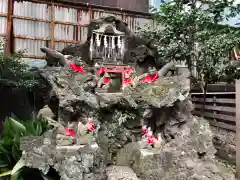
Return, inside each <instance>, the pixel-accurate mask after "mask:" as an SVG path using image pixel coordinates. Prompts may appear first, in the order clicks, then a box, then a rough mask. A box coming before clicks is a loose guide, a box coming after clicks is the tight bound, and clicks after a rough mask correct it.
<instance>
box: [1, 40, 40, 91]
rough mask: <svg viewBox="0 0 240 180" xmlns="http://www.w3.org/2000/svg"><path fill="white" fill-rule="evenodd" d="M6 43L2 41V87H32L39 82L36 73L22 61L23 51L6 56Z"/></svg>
mask: <svg viewBox="0 0 240 180" xmlns="http://www.w3.org/2000/svg"><path fill="white" fill-rule="evenodd" d="M3 49H4V44H3V42H2V41H0V89H1V88H4V87H10V88H27V89H29V88H32V87H33V86H35V84H36V83H37V82H36V81H35V79H34V73H33V72H31V71H30V68H29V66H28V65H27V64H26V63H24V62H23V61H22V57H23V53H24V52H23V51H20V52H17V53H15V54H13V55H10V56H4V53H3Z"/></svg>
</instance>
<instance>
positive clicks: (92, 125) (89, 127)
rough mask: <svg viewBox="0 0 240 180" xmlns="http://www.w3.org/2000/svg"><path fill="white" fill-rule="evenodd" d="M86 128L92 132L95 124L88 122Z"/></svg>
mask: <svg viewBox="0 0 240 180" xmlns="http://www.w3.org/2000/svg"><path fill="white" fill-rule="evenodd" d="M88 129H89V131H91V132H93V131H94V130H95V126H94V124H93V123H92V122H90V123H88Z"/></svg>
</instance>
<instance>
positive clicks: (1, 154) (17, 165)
mask: <svg viewBox="0 0 240 180" xmlns="http://www.w3.org/2000/svg"><path fill="white" fill-rule="evenodd" d="M51 128H52V127H51V126H50V125H49V124H48V122H47V120H45V119H44V118H42V117H39V118H36V117H34V118H33V119H31V120H25V121H23V120H17V119H16V118H13V117H8V118H7V119H6V120H5V122H4V131H3V136H2V139H1V141H0V173H2V174H0V177H4V178H6V179H8V178H9V177H11V176H10V175H12V178H13V177H14V178H15V179H17V180H18V179H21V178H22V175H23V173H24V171H25V170H26V169H28V170H29V168H27V167H24V163H22V161H21V156H22V152H21V150H20V138H21V137H24V136H41V135H42V134H43V133H44V132H46V131H47V130H49V129H51ZM13 171H14V172H13ZM39 173H40V172H39Z"/></svg>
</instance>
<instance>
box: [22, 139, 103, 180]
mask: <svg viewBox="0 0 240 180" xmlns="http://www.w3.org/2000/svg"><path fill="white" fill-rule="evenodd" d="M21 150H22V151H23V153H22V159H23V160H24V161H25V165H26V166H27V167H31V168H36V169H39V170H40V171H42V172H43V173H44V174H47V173H48V171H49V169H50V167H52V168H54V169H55V170H56V172H58V174H59V176H60V177H61V180H89V179H91V180H105V179H106V169H105V164H104V162H103V156H102V153H101V150H100V149H99V147H98V146H97V144H93V145H91V146H63V147H57V146H56V144H55V143H54V141H53V138H49V137H48V136H47V137H46V136H41V137H27V138H24V139H22V140H21Z"/></svg>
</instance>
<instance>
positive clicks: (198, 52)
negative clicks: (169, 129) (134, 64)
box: [143, 0, 240, 102]
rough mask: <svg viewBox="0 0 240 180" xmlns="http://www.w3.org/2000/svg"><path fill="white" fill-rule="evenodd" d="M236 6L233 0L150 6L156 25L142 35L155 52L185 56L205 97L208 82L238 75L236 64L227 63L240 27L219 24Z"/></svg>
mask: <svg viewBox="0 0 240 180" xmlns="http://www.w3.org/2000/svg"><path fill="white" fill-rule="evenodd" d="M239 7H240V5H237V6H234V4H233V1H232V2H230V1H219V0H216V1H202V2H201V3H199V1H198V2H196V1H195V0H190V1H187V2H186V1H181V0H172V1H170V2H167V3H164V4H162V5H161V6H160V8H159V9H153V10H152V13H153V16H154V20H155V22H156V25H157V26H156V27H155V28H152V27H148V28H146V29H144V30H143V36H145V37H147V38H149V39H152V44H153V45H154V46H155V48H156V50H157V54H158V56H160V57H162V58H164V59H165V60H167V61H180V60H185V61H186V63H187V65H188V68H189V69H190V70H192V68H193V67H195V68H196V70H197V73H198V75H199V76H198V80H200V85H201V88H202V90H203V92H204V99H205V97H206V88H207V85H208V84H209V83H215V82H218V81H219V80H228V81H232V80H234V79H235V78H238V77H239V75H240V72H239V71H238V70H237V65H238V64H231V63H229V53H230V52H231V50H232V49H233V48H234V47H235V46H236V45H237V44H239V43H240V30H239V29H237V28H233V27H230V26H228V25H220V22H221V21H223V20H226V19H228V18H229V17H233V16H236V15H237V14H238V13H239V9H240V8H239ZM226 9H228V10H229V13H228V14H227V13H225V11H226ZM159 27H162V28H159ZM236 72H237V73H236ZM204 102H205V100H204Z"/></svg>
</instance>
